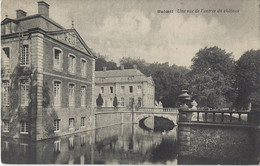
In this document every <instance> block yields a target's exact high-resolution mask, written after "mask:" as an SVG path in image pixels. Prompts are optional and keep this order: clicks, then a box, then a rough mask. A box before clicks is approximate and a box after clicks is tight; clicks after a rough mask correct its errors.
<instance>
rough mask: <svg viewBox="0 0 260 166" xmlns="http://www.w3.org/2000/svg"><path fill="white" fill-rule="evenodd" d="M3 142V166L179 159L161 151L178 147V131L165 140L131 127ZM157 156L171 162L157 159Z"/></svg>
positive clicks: (123, 126)
mask: <svg viewBox="0 0 260 166" xmlns="http://www.w3.org/2000/svg"><path fill="white" fill-rule="evenodd" d="M1 141H2V162H3V163H10V164H32V163H34V164H142V163H143V164H145V163H148V164H149V163H162V164H166V162H170V161H173V160H174V159H176V156H177V148H174V147H175V146H173V147H172V148H171V151H173V152H174V153H172V152H167V153H168V154H170V155H171V156H170V155H168V154H165V153H164V152H162V151H161V150H162V148H161V147H160V146H161V145H163V144H164V142H171V144H172V145H177V144H176V129H174V130H172V131H171V132H169V133H168V134H166V135H164V136H163V135H162V134H161V133H155V132H152V131H145V130H143V129H141V128H140V127H139V126H137V125H131V124H122V125H115V126H112V127H107V128H100V129H97V130H95V131H89V132H84V133H77V134H74V135H68V136H63V137H59V138H54V139H48V140H42V141H37V142H30V141H26V140H16V139H10V138H2V140H1ZM157 153H164V154H165V156H168V158H167V157H166V158H165V157H164V158H162V159H160V158H156V157H155V156H158V155H159V154H157ZM172 154H174V155H172ZM175 154H176V155H175Z"/></svg>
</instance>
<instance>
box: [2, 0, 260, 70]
mask: <svg viewBox="0 0 260 166" xmlns="http://www.w3.org/2000/svg"><path fill="white" fill-rule="evenodd" d="M38 1H39V0H2V3H1V4H2V6H1V9H2V10H1V17H2V18H1V20H3V19H4V18H5V15H6V14H7V15H8V17H9V18H15V17H16V13H15V10H17V9H22V10H24V11H26V12H27V15H32V14H36V13H37V10H38V6H37V2H38ZM45 2H47V3H48V4H49V5H50V17H51V18H52V19H53V20H55V21H56V22H58V23H59V24H61V25H62V26H64V27H65V28H71V21H72V20H74V24H75V26H74V27H75V29H76V30H77V31H78V32H79V34H80V35H81V37H82V38H83V39H84V40H85V42H86V43H87V45H88V46H89V47H90V48H92V49H94V51H95V52H98V53H101V54H103V55H107V56H108V59H109V60H111V59H113V60H114V61H116V62H118V60H119V59H120V58H122V57H123V56H127V57H134V58H139V57H140V58H142V59H145V60H146V61H147V62H151V63H152V62H161V63H164V62H169V64H176V65H182V66H187V67H188V66H190V65H191V59H192V57H194V55H195V54H196V52H198V51H199V49H201V48H204V47H205V46H207V47H211V46H215V45H216V46H218V47H220V48H222V49H225V50H226V51H227V52H233V55H234V58H235V60H237V59H238V58H239V57H240V56H241V55H242V54H243V53H244V52H245V51H247V50H250V49H259V48H260V37H259V23H260V19H259V18H260V17H259V8H258V6H257V4H258V3H259V1H258V2H257V0H185V1H183V0H45ZM178 9H182V10H194V12H195V10H196V9H198V11H199V12H198V13H178V12H177V10H178ZM201 9H204V10H206V9H211V10H213V9H215V10H216V13H202V12H201ZM218 9H221V10H222V13H217V11H218ZM225 9H232V10H236V11H239V12H235V13H224V12H223V10H225ZM157 10H172V13H158V12H157Z"/></svg>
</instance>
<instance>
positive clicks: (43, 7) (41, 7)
mask: <svg viewBox="0 0 260 166" xmlns="http://www.w3.org/2000/svg"><path fill="white" fill-rule="evenodd" d="M49 6H50V5H49V4H48V3H46V2H44V1H40V2H38V14H41V15H43V16H45V17H49Z"/></svg>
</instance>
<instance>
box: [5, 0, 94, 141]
mask: <svg viewBox="0 0 260 166" xmlns="http://www.w3.org/2000/svg"><path fill="white" fill-rule="evenodd" d="M49 7H50V6H49V5H48V4H47V3H46V2H44V1H40V2H38V14H35V15H29V16H27V13H26V12H25V11H23V10H17V11H16V18H14V19H11V18H5V19H4V20H3V21H2V22H1V44H2V52H1V53H2V56H1V57H2V61H1V63H2V72H1V78H2V104H1V114H2V116H1V120H2V136H9V137H13V138H25V139H26V138H28V139H32V140H41V139H46V138H51V137H56V136H61V135H65V134H70V133H74V132H79V131H85V130H90V129H93V126H92V124H93V122H92V120H93V114H94V112H93V111H94V109H93V108H94V106H95V105H94V104H95V100H94V86H95V83H94V78H95V75H94V74H95V72H94V70H95V58H96V57H95V56H94V55H93V54H92V52H91V51H90V49H89V48H88V46H87V45H86V43H85V42H84V41H83V39H82V38H81V37H80V35H79V34H78V32H77V31H76V30H75V29H74V28H73V27H72V29H65V28H64V27H62V26H61V25H59V24H58V23H56V22H55V21H54V20H52V19H51V18H50V17H49Z"/></svg>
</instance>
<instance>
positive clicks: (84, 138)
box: [80, 135, 86, 146]
mask: <svg viewBox="0 0 260 166" xmlns="http://www.w3.org/2000/svg"><path fill="white" fill-rule="evenodd" d="M85 143H86V136H85V135H82V136H80V145H81V146H83V145H85Z"/></svg>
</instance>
